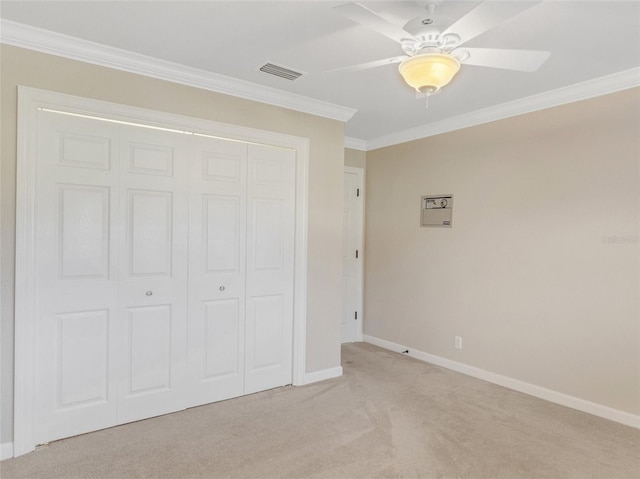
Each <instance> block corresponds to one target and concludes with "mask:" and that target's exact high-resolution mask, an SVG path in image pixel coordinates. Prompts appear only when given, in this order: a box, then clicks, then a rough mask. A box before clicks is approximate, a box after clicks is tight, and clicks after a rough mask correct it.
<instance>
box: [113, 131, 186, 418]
mask: <svg viewBox="0 0 640 479" xmlns="http://www.w3.org/2000/svg"><path fill="white" fill-rule="evenodd" d="M187 140H188V137H186V136H185V135H183V134H178V133H171V132H166V131H158V130H150V129H146V128H141V127H135V126H121V127H120V222H119V223H120V225H121V226H120V235H119V236H120V244H119V248H118V252H119V258H120V261H119V263H120V274H119V292H118V298H119V300H118V302H119V307H118V309H119V311H118V334H117V337H118V339H119V347H120V348H121V349H120V351H119V353H120V358H121V359H122V360H123V364H122V363H121V364H120V367H121V368H122V369H121V370H120V371H119V372H118V377H119V378H120V382H119V387H118V423H120V424H122V423H126V422H130V421H135V420H139V419H143V418H147V417H152V416H157V415H160V414H165V413H169V412H173V411H177V410H180V409H184V408H185V407H186V403H185V401H186V389H185V388H186V370H187V364H186V362H187V253H188V243H187V238H188V236H187V235H188V215H189V205H188V189H187V187H188V181H189V176H188V160H189V145H188V142H187Z"/></svg>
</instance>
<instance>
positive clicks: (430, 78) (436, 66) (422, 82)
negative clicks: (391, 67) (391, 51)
mask: <svg viewBox="0 0 640 479" xmlns="http://www.w3.org/2000/svg"><path fill="white" fill-rule="evenodd" d="M398 70H399V71H400V75H402V78H404V81H406V82H407V84H408V85H409V86H411V87H413V88H415V89H416V91H418V92H420V93H426V94H427V95H432V94H434V93H436V92H437V91H438V90H440V88H442V87H443V86H445V85H446V84H447V83H449V82H450V81H451V80H452V78H453V77H454V76H455V75H456V73H458V70H460V62H459V61H458V59H457V58H455V57H453V56H452V55H449V54H446V53H423V54H422V55H416V56H413V57H410V58H407V59H406V60H404V61H403V62H402V63H400V66H399V68H398Z"/></svg>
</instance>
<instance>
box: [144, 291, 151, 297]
mask: <svg viewBox="0 0 640 479" xmlns="http://www.w3.org/2000/svg"><path fill="white" fill-rule="evenodd" d="M144 294H146V295H147V296H151V295H152V294H153V291H151V290H149V291H147V292H146V293H144Z"/></svg>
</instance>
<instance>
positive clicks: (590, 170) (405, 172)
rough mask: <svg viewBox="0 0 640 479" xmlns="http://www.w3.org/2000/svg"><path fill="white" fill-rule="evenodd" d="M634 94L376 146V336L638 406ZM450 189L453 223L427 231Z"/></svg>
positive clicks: (370, 222) (372, 200) (372, 313)
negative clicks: (431, 197)
mask: <svg viewBox="0 0 640 479" xmlns="http://www.w3.org/2000/svg"><path fill="white" fill-rule="evenodd" d="M638 105H640V89H638V88H635V89H632V90H627V91H623V92H619V93H615V94H611V95H607V96H603V97H599V98H595V99H590V100H587V101H582V102H578V103H573V104H569V105H565V106H560V107H557V108H553V109H548V110H545V111H541V112H536V113H531V114H528V115H523V116H519V117H515V118H510V119H506V120H502V121H498V122H494V123H490V124H485V125H481V126H476V127H472V128H467V129H464V130H459V131H456V132H452V133H447V134H442V135H439V136H435V137H431V138H426V139H422V140H418V141H413V142H409V143H405V144H401V145H397V146H392V147H388V148H383V149H379V150H375V151H370V152H368V153H367V158H366V160H367V208H366V210H367V214H366V233H365V238H366V249H367V256H366V264H365V278H366V280H365V311H364V313H365V314H364V317H365V334H368V335H372V336H376V337H378V338H382V339H386V340H388V341H393V342H395V343H399V344H402V345H407V346H409V347H411V348H414V349H417V350H420V351H423V352H427V353H431V354H434V355H438V356H441V357H443V358H449V359H452V360H455V361H459V362H461V363H465V364H468V365H471V366H475V367H477V368H481V369H484V370H487V371H490V372H494V373H498V374H502V375H505V376H509V377H511V378H516V379H519V380H522V381H526V382H528V383H532V384H535V385H539V386H542V387H545V388H549V389H552V390H555V391H559V392H562V393H566V394H569V395H571V396H575V397H578V398H582V399H585V400H588V401H592V402H595V403H599V404H602V405H605V406H609V407H612V408H615V409H618V410H621V411H626V412H629V413H632V414H639V413H640V308H639V296H640V294H639V292H640V283H639V244H638V234H639V227H638V223H639V216H640V211H639V198H640V190H639V162H640V109H639V108H638ZM442 193H453V195H454V204H455V207H454V219H453V222H454V226H453V228H451V229H445V228H420V227H419V226H418V225H419V210H420V196H421V195H425V194H442ZM455 335H458V336H462V337H463V349H462V350H456V349H454V336H455Z"/></svg>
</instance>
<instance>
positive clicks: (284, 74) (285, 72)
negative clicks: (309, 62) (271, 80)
mask: <svg viewBox="0 0 640 479" xmlns="http://www.w3.org/2000/svg"><path fill="white" fill-rule="evenodd" d="M260 71H261V72H265V73H268V74H269V75H275V76H277V77H280V78H284V79H286V80H291V81H293V80H296V79H297V78H300V77H301V76H302V75H303V73H300V72H297V71H294V70H291V69H290V68H287V67H283V66H281V65H276V64H275V63H265V64H264V65H262V66H261V67H260Z"/></svg>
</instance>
